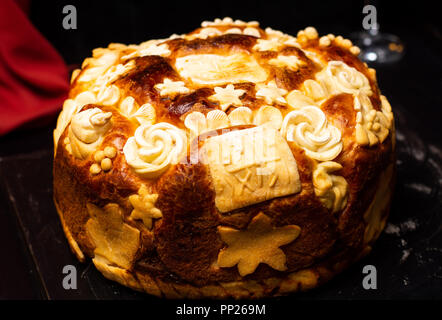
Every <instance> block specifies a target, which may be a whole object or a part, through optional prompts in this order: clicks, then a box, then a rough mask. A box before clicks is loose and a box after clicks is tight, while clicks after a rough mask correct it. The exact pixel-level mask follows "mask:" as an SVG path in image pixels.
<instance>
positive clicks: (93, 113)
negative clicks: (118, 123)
mask: <svg viewBox="0 0 442 320" xmlns="http://www.w3.org/2000/svg"><path fill="white" fill-rule="evenodd" d="M111 117H112V112H103V111H102V110H101V109H99V108H92V109H87V110H84V111H81V112H79V113H77V114H76V115H75V116H74V117H73V118H72V121H71V125H70V126H69V131H68V137H69V148H68V150H69V151H71V152H72V154H73V155H74V156H75V157H76V158H78V159H85V158H87V157H88V156H89V155H90V154H91V153H92V152H94V151H95V150H96V149H97V148H98V146H99V145H100V144H101V142H102V141H103V137H104V135H105V134H106V132H107V131H108V130H109V129H110V128H111V126H112V123H111Z"/></svg>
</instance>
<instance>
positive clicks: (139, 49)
mask: <svg viewBox="0 0 442 320" xmlns="http://www.w3.org/2000/svg"><path fill="white" fill-rule="evenodd" d="M162 41H163V40H149V41H146V42H143V43H141V44H140V45H139V46H133V47H134V48H135V49H136V50H135V51H134V52H131V53H130V54H128V55H125V56H123V57H122V58H121V60H127V59H132V58H135V57H144V56H162V57H167V56H169V55H170V50H169V46H168V45H167V44H166V43H162V44H161V42H162Z"/></svg>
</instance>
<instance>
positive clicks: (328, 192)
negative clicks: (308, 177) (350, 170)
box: [313, 161, 348, 212]
mask: <svg viewBox="0 0 442 320" xmlns="http://www.w3.org/2000/svg"><path fill="white" fill-rule="evenodd" d="M340 169H342V166H341V165H340V164H339V163H337V162H334V161H326V162H321V163H319V164H318V165H317V167H316V169H315V170H314V171H313V186H314V188H315V194H316V196H317V197H319V200H320V201H321V203H322V204H323V205H324V206H325V207H326V208H327V209H330V210H332V212H337V211H340V210H342V209H344V208H345V206H346V205H347V195H348V184H347V181H346V180H345V179H344V178H343V177H341V176H337V175H334V174H331V173H332V172H335V171H337V170H340Z"/></svg>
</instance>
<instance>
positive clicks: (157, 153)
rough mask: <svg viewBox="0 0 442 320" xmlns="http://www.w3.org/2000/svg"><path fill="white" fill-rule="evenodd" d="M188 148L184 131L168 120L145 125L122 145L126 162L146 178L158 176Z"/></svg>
mask: <svg viewBox="0 0 442 320" xmlns="http://www.w3.org/2000/svg"><path fill="white" fill-rule="evenodd" d="M186 150H187V138H186V134H185V132H184V131H183V130H181V129H179V128H177V127H175V126H174V125H171V124H169V123H166V122H160V123H156V124H154V125H150V124H147V123H146V124H142V125H141V126H139V127H138V128H137V129H136V130H135V135H134V136H133V137H130V138H129V139H128V140H127V142H126V144H125V145H124V148H123V153H124V155H125V157H126V161H127V163H128V164H129V166H131V167H132V169H134V171H135V172H136V173H137V174H138V175H140V176H142V177H144V178H148V179H151V178H156V177H158V176H159V175H161V174H162V173H163V172H164V171H166V170H167V169H168V168H169V167H170V166H171V165H172V164H176V163H178V162H179V160H180V159H181V157H182V156H183V155H184V153H185V152H186Z"/></svg>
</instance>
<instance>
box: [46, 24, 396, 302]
mask: <svg viewBox="0 0 442 320" xmlns="http://www.w3.org/2000/svg"><path fill="white" fill-rule="evenodd" d="M358 51H359V50H358V48H357V47H355V46H353V44H352V43H351V41H350V40H347V39H343V38H342V37H340V36H334V35H331V34H328V35H323V36H321V37H320V36H319V35H318V32H317V31H316V30H315V29H314V28H313V27H308V28H306V29H304V30H301V31H299V32H298V34H297V36H291V35H288V34H285V33H283V32H280V31H277V30H273V29H271V28H265V29H263V28H260V27H259V24H258V23H257V22H256V21H252V22H244V21H241V20H233V19H230V18H225V19H216V20H215V21H205V22H203V23H202V25H201V28H198V29H196V30H194V31H193V32H190V33H188V34H183V35H172V36H170V37H169V38H166V39H158V40H149V41H146V42H143V43H141V44H139V45H124V44H118V43H112V44H110V45H109V46H108V47H107V48H98V49H95V50H93V52H92V57H90V58H87V59H85V61H84V63H83V65H82V68H81V69H79V70H75V71H74V72H73V74H72V82H71V91H70V94H69V99H67V100H66V101H65V103H64V105H63V110H62V112H61V113H60V116H59V119H58V122H57V127H56V129H55V130H54V146H55V148H54V151H55V156H54V174H53V177H54V202H55V205H56V208H57V211H58V213H59V216H60V220H61V223H62V226H63V230H64V232H65V234H66V238H67V239H68V242H69V244H70V246H71V248H72V250H73V252H74V253H75V255H76V256H77V257H78V258H79V259H80V260H81V261H85V260H86V259H89V258H90V259H92V261H93V263H94V265H95V266H96V268H97V269H98V270H99V271H100V272H101V273H102V274H103V275H104V276H105V277H107V278H109V279H111V280H113V281H117V282H119V283H121V284H122V285H125V286H128V287H131V288H133V289H135V290H138V291H144V292H147V293H149V294H153V295H156V296H160V297H166V298H235V299H240V298H261V297H270V296H277V295H283V294H288V293H293V292H296V291H301V290H307V289H310V288H313V287H317V286H319V285H321V284H322V283H323V282H325V281H327V280H329V279H331V278H332V277H333V276H334V275H336V274H337V273H339V272H341V271H343V270H344V269H345V268H347V267H348V266H349V265H350V264H352V263H354V262H355V261H357V260H358V259H360V258H361V257H363V256H364V255H366V254H367V253H369V252H370V250H371V247H372V245H373V242H374V241H376V239H377V238H378V236H379V234H380V233H381V232H382V229H383V227H384V225H385V222H386V219H387V216H388V209H389V204H390V200H391V196H392V188H393V181H394V173H395V157H394V117H393V111H392V108H391V106H390V104H389V103H388V101H387V99H386V97H384V96H383V95H382V94H381V93H380V90H379V88H378V86H377V81H376V73H375V71H374V70H373V69H370V68H368V67H367V65H365V64H364V63H362V62H361V61H359V59H358V58H357V56H356V55H357V54H358ZM195 155H197V156H196V157H195Z"/></svg>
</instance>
